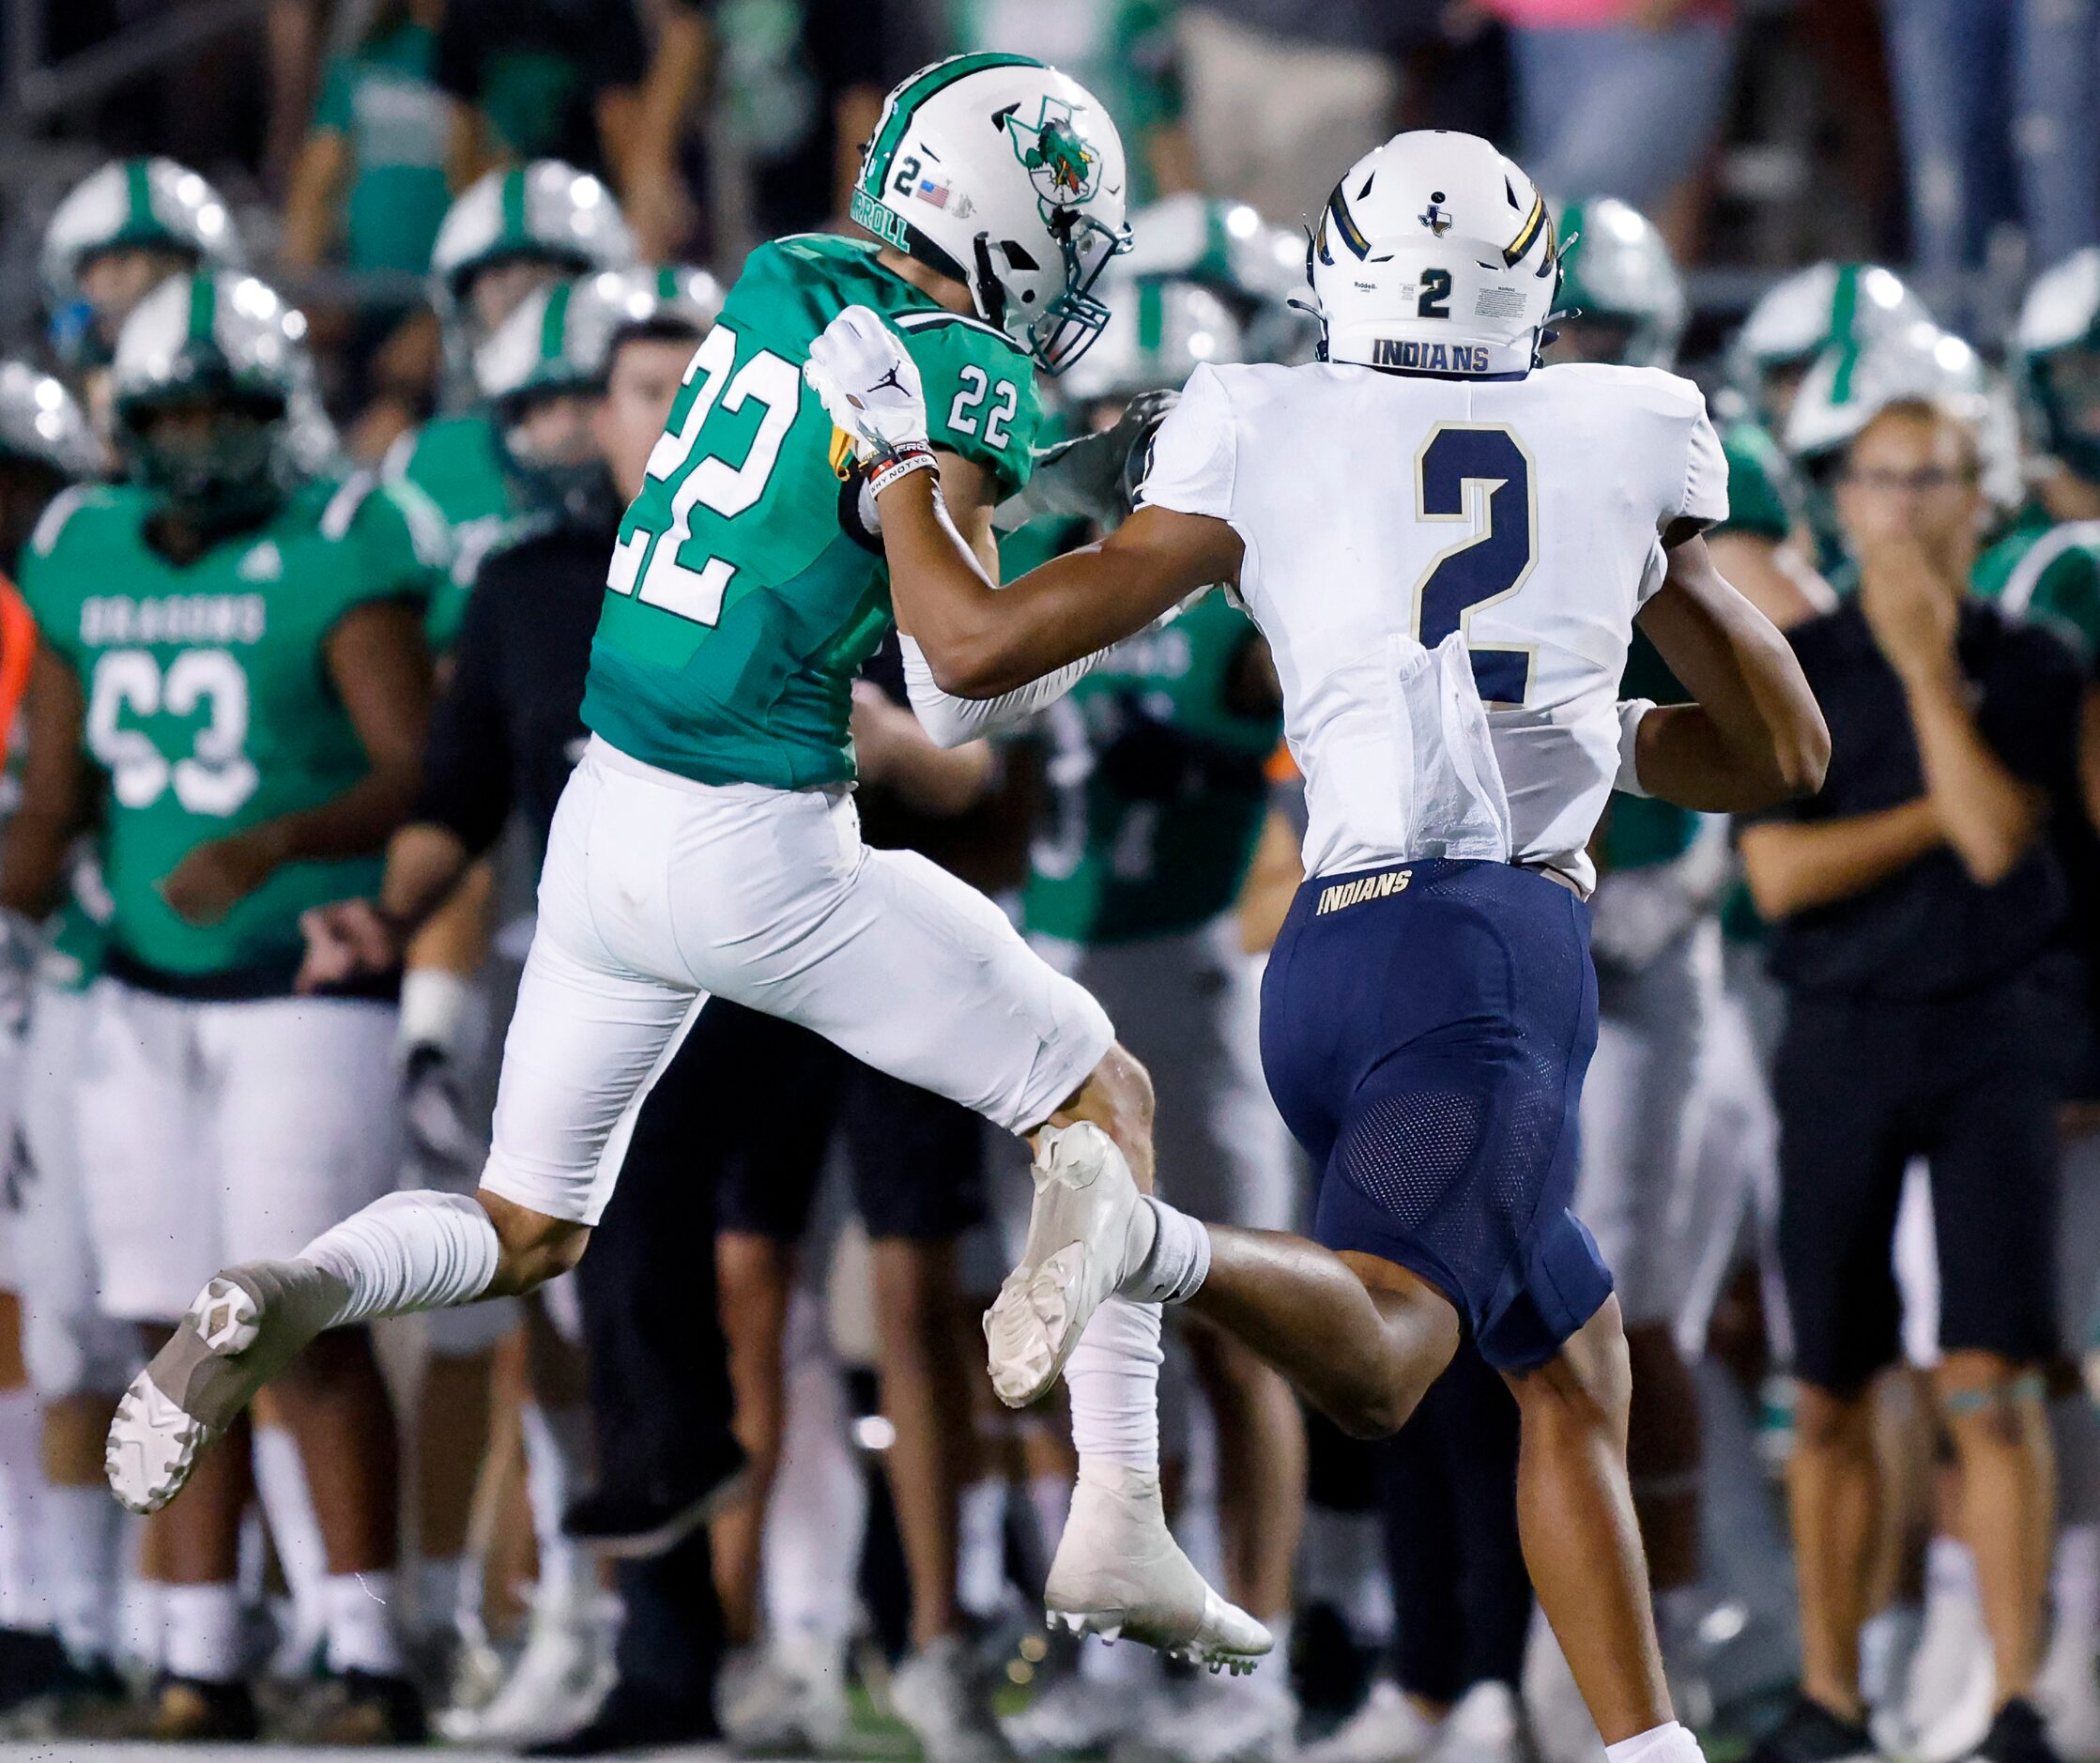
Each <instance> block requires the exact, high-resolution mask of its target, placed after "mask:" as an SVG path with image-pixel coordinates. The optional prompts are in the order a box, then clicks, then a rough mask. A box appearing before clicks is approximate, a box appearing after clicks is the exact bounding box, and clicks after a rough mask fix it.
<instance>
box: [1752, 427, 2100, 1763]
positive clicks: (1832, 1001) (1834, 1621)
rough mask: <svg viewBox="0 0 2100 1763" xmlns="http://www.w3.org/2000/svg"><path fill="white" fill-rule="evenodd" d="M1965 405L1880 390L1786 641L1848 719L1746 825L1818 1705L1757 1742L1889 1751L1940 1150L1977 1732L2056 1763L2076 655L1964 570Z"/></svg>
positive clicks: (1808, 1751) (1801, 1550) (1967, 551)
mask: <svg viewBox="0 0 2100 1763" xmlns="http://www.w3.org/2000/svg"><path fill="white" fill-rule="evenodd" d="M1988 506H1989V505H1988V502H1987V499H1986V498H1985V493H1984V488H1983V483H1982V471H1981V459H1980V454H1979V438H1978V434H1977V431H1976V430H1975V428H1974V427H1973V426H1972V425H1971V424H1970V422H1968V421H1966V420H1965V419H1964V417H1963V416H1962V415H1961V414H1960V413H1959V411H1958V410H1957V409H1956V408H1955V407H1954V406H1949V405H1945V404H1941V403H1936V402H1933V401H1930V400H1924V399H1905V400H1898V401H1895V402H1892V403H1889V404H1887V405H1885V406H1883V407H1882V408H1881V409H1880V410H1879V411H1878V413H1877V414H1875V415H1874V416H1873V417H1872V418H1871V419H1870V420H1869V421H1868V422H1866V423H1865V425H1864V426H1863V427H1862V429H1861V430H1860V431H1859V433H1858V435H1857V437H1855V438H1854V440H1853V441H1852V443H1851V447H1850V450H1849V453H1848V455H1847V459H1846V462H1845V464H1844V465H1843V467H1842V468H1841V469H1840V472H1839V475H1838V479H1837V483H1836V495H1835V508H1836V513H1837V515H1838V520H1839V524H1840V525H1841V527H1842V529H1843V531H1844V534H1845V537H1846V541H1847V547H1848V549H1849V551H1850V554H1851V559H1852V569H1853V572H1854V574H1855V575H1856V590H1855V591H1853V592H1851V593H1849V594H1848V595H1847V597H1846V598H1845V599H1844V600H1843V602H1842V603H1841V604H1840V605H1839V606H1837V607H1836V608H1835V609H1834V610H1832V611H1830V612H1826V613H1824V614H1822V615H1820V616H1818V617H1816V618H1814V619H1811V620H1809V621H1807V622H1805V623H1802V624H1800V625H1797V626H1796V627H1795V628H1793V629H1792V630H1790V631H1789V632H1788V633H1787V638H1788V640H1789V642H1791V643H1792V645H1793V647H1794V651H1795V653H1796V655H1797V656H1798V657H1799V659H1800V661H1801V669H1802V672H1803V673H1804V674H1805V675H1806V676H1807V678H1808V681H1809V683H1810V685H1811V686H1812V688H1813V689H1814V691H1815V693H1816V698H1817V700H1818V702H1820V703H1821V704H1822V705H1823V707H1824V711H1825V714H1826V715H1827V717H1828V718H1829V721H1830V726H1831V737H1832V758H1831V764H1830V770H1829V774H1828V776H1827V778H1826V780H1825V783H1824V787H1823V790H1822V791H1821V792H1820V793H1819V794H1818V795H1816V796H1815V797H1813V798H1811V799H1809V800H1806V801H1802V802H1798V803H1794V804H1791V805H1787V806H1786V807H1782V808H1780V809H1777V810H1774V811H1773V812H1772V813H1770V814H1769V815H1767V816H1764V817H1762V818H1760V819H1758V820H1755V821H1753V822H1752V823H1751V824H1749V825H1748V826H1747V827H1746V828H1745V829H1744V830H1743V831H1742V833H1741V835H1740V842H1741V848H1742V854H1743V860H1744V864H1745V867H1746V870H1747V874H1748V877H1749V881H1750V886H1751V891H1752V893H1753V895H1754V897H1755V900H1756V903H1757V906H1758V908H1759V910H1760V911H1761V912H1762V913H1763V914H1764V916H1765V917H1766V918H1767V919H1768V920H1770V922H1772V923H1773V924H1774V925H1775V926H1776V927H1777V934H1776V938H1775V941H1774V944H1773V948H1772V957H1771V959H1772V968H1773V972H1774V973H1775V975H1776V976H1777V978H1778V979H1779V981H1780V982H1781V984H1782V986H1783V987H1784V989H1785V990H1786V1001H1787V1017H1786V1030H1785V1034H1784V1036H1783V1038H1782V1041H1781V1045H1780V1050H1779V1055H1778V1061H1777V1066H1776V1070H1775V1073H1774V1089H1775V1099H1776V1101H1777V1104H1778V1109H1779V1115H1780V1186H1781V1198H1780V1224H1779V1237H1780V1258H1781V1264H1782V1267H1783V1271H1784V1274H1785V1278H1786V1295H1787V1301H1788V1306H1789V1309H1790V1311H1791V1312H1792V1321H1793V1327H1794V1333H1795V1336H1796V1369H1797V1372H1798V1373H1799V1376H1800V1379H1801V1399H1800V1409H1799V1416H1798V1444H1797V1447H1796V1450H1795V1455H1794V1458H1793V1462H1792V1464H1791V1467H1790V1471H1789V1495H1790V1505H1791V1515H1792V1523H1793V1531H1794V1541H1795V1546H1796V1550H1797V1554H1798V1557H1799V1559H1800V1561H1801V1569H1802V1571H1801V1632H1802V1673H1801V1701H1800V1703H1799V1704H1798V1705H1797V1707H1796V1709H1795V1710H1794V1712H1793V1715H1792V1716H1791V1717H1790V1718H1789V1720H1788V1721H1787V1722H1786V1724H1785V1725H1783V1726H1782V1727H1781V1728H1780V1730H1779V1731H1778V1732H1777V1733H1776V1734H1775V1735H1774V1736H1773V1737H1772V1738H1771V1739H1770V1740H1767V1744H1766V1748H1765V1750H1764V1752H1763V1753H1762V1755H1763V1756H1764V1757H1765V1758H1766V1759H1767V1763H1827V1760H1828V1759H1834V1758H1838V1757H1844V1756H1851V1755H1868V1754H1871V1753H1872V1751H1873V1750H1874V1745H1873V1742H1872V1740H1870V1739H1869V1737H1868V1735H1867V1733H1866V1731H1865V1728H1864V1725H1863V1724H1862V1719H1863V1715H1862V1707H1861V1703H1860V1697H1859V1689H1858V1684H1859V1669H1858V1665H1859V1658H1858V1650H1859V1649H1858V1641H1859V1630H1860V1624H1861V1621H1862V1617H1865V1616H1866V1615H1867V1614H1869V1612H1868V1610H1867V1608H1866V1601H1867V1587H1868V1583H1869V1576H1870V1557H1871V1556H1872V1552H1873V1544H1874V1538H1875V1534H1876V1522H1875V1510H1876V1506H1877V1503H1878V1487H1877V1483H1876V1476H1877V1471H1876V1464H1875V1453H1874V1448H1873V1442H1872V1438H1871V1432H1870V1415H1871V1407H1870V1403H1869V1401H1868V1390H1869V1387H1870V1385H1871V1382H1872V1380H1873V1378H1874V1377H1875V1375H1876V1373H1878V1372H1880V1371H1882V1370H1883V1369H1884V1368H1886V1367H1888V1366H1890V1365H1892V1364H1893V1363H1895V1362H1896V1360H1897V1357H1898V1353H1899V1339H1898V1329H1899V1321H1900V1316H1899V1311H1900V1306H1899V1301H1898V1297H1897V1293H1896V1287H1895V1284H1894V1280H1893V1275H1892V1272H1891V1245H1892V1240H1893V1234H1894V1230H1895V1219H1896V1210H1897V1203H1898V1199H1899V1196H1900V1193H1901V1189H1902V1186H1903V1180H1904V1169H1905V1165H1906V1163H1907V1162H1908V1160H1909V1159H1910V1158H1911V1157H1924V1159H1926V1162H1927V1164H1928V1166H1929V1169H1930V1173H1931V1189H1932V1202H1933V1215H1934V1223H1935V1233H1936V1236H1937V1247H1938V1258H1939V1281H1940V1293H1941V1297H1940V1312H1939V1356H1940V1357H1939V1365H1938V1367H1937V1369H1936V1371H1935V1372H1934V1378H1935V1381H1936V1384H1937V1386H1938V1389H1939V1398H1940V1405H1941V1410H1942V1413H1943V1416H1944V1418H1945V1420H1946V1424H1947V1426H1948V1428H1949V1430H1950V1432H1951V1433H1952V1435H1953V1438H1954V1446H1955V1449H1956V1452H1957V1454H1958V1457H1959V1460H1960V1468H1961V1477H1962V1487H1963V1501H1964V1508H1965V1516H1966V1521H1967V1522H1966V1528H1967V1530H1968V1533H1969V1534H1968V1539H1967V1540H1968V1541H1969V1542H1970V1546H1971V1548H1972V1549H1973V1551H1974V1554H1975V1557H1976V1562H1977V1569H1978V1575H1979V1580H1980V1584H1981V1589H1982V1603H1983V1609H1984V1614H1985V1624H1986V1627H1987V1628H1988V1630H1989V1633H1990V1641H1991V1648H1992V1652H1993V1655H1994V1663H1995V1666H1996V1680H1997V1695H1998V1699H1999V1709H1998V1712H1997V1715H1996V1718H1995V1720H1994V1722H1993V1725H1992V1726H1991V1728H1990V1732H1989V1734H1988V1736H1987V1737H1986V1738H1985V1740H1984V1742H1983V1744H1982V1746H1981V1747H1980V1749H1979V1750H1978V1751H1977V1753H1976V1755H1979V1756H1985V1757H1988V1758H1991V1759H1993V1763H2048V1759H2050V1758H2051V1757H2053V1755H2054V1752H2053V1751H2052V1750H2051V1748H2050V1746H2049V1742H2048V1740H2047V1738H2046V1733H2045V1731H2044V1727H2043V1723H2042V1720H2041V1717H2040V1716H2039V1715H2038V1714H2037V1712H2036V1710H2035V1708H2034V1706H2033V1704H2032V1702H2031V1700H2030V1699H2029V1697H2030V1694H2031V1690H2032V1687H2033V1683H2034V1678H2035V1674H2036V1669H2037V1666H2038V1664H2039V1662H2040V1659H2041V1653H2042V1646H2043V1642H2044V1639H2045V1633H2046V1624H2045V1621H2044V1605H2045V1590H2046V1587H2045V1579H2046V1572H2045V1571H2044V1569H2043V1568H2042V1566H2041V1565H2040V1564H2043V1563H2046V1561H2047V1559H2048V1539H2049V1535H2050V1527H2051V1524H2052V1502H2051V1492H2050V1487H2051V1457H2050V1446H2049V1434H2048V1428H2047V1419H2046V1378H2045V1374H2044V1370H2045V1367H2046V1365H2047V1364H2048V1363H2049V1361H2050V1359H2051V1358H2052V1357H2053V1356H2054V1354H2055V1352H2056V1350H2057V1318H2056V1313H2055V1292H2054V1283H2053V1280H2052V1278H2051V1268H2052V1267H2053V1265H2054V1262H2055V1257H2056V1249H2057V1230H2056V1219H2057V1209H2058V1148H2057V1147H2058V1140H2057V1115H2058V1109H2059V1105H2060V1103H2061V1101H2062V1097H2063V1096H2064V1095H2065V1093H2066V1086H2067V1084H2068V1083H2069V1082H2070V1081H2071V1079H2072V1076H2073V1073H2074V1068H2075V1064H2076V1061H2077V1055H2078V1045H2079V1042H2080V1041H2081V1039H2082V1037H2083V1035H2084V1033H2085V1010H2084V1003H2083V995H2082V980H2081V975H2080V971H2079V963H2078V959H2077V954H2076V951H2075V950H2074V949H2073V948H2072V947H2071V945H2070V943H2069V926H2070V917H2071V910H2070V901H2071V895H2070V891H2069V885H2068V882H2067V879H2066V874H2065V870H2064V866H2063V863H2062V857H2061V855H2060V841H2059V839H2058V838H2057V837H2054V836H2052V834H2055V833H2057V832H2059V831H2061V829H2062V827H2063V826H2064V825H2065V824H2066V823H2067V822H2069V821H2070V820H2073V819H2074V818H2075V817H2076V816H2077V814H2078V813H2079V806H2078V804H2079V795H2078V763H2077V754H2078V732H2079V720H2080V716H2081V713H2082V710H2083V705H2084V702H2085V697H2086V675H2085V669H2084V667H2083V665H2082V663H2081V662H2080V660H2079V659H2078V658H2077V656H2076V655H2075V653H2074V652H2073V650H2072V649H2071V647H2070V646H2069V645H2068V644H2067V643H2066V642H2065V641H2063V640H2062V638H2060V637H2059V636H2057V635H2056V634H2055V633H2054V631H2053V630H2051V629H2050V628H2048V627H2047V626H2046V625H2045V624H2044V623H2042V622H2041V621H2028V620H2025V619H2022V618H2021V617H2019V616H2017V615H2016V614H2013V613H2010V612H2008V611H2006V610H2005V609H2004V608H2003V607H2001V606H1996V605H1991V604H1986V603H1985V601H1984V600H1983V599H1982V598H1980V597H1979V596H1977V595H1976V594H1975V593H1973V592H1972V591H1971V589H1972V579H1971V578H1972V575H1973V574H1974V572H1975V569H1976V565H1977V561H1978V557H1979V552H1980V547H1981V539H1982V535H1983V532H1984V530H1985V524H1986V520H1987V517H1988V514H1987V511H1988Z"/></svg>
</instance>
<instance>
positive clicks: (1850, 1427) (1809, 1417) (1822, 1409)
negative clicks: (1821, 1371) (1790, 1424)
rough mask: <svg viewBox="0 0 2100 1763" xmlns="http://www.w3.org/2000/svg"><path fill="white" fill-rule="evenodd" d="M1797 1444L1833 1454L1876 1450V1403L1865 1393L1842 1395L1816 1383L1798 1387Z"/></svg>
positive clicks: (1796, 1407)
mask: <svg viewBox="0 0 2100 1763" xmlns="http://www.w3.org/2000/svg"><path fill="white" fill-rule="evenodd" d="M1794 1442H1795V1445H1796V1447H1797V1448H1798V1449H1800V1448H1805V1449H1809V1450H1818V1451H1832V1450H1845V1449H1855V1450H1861V1451H1871V1450H1872V1449H1873V1448H1874V1427H1873V1416H1872V1403H1871V1401H1870V1399H1869V1398H1868V1396H1867V1394H1866V1392H1865V1391H1864V1390H1859V1391H1853V1392H1849V1393H1847V1392H1841V1391H1838V1390H1832V1389H1822V1388H1818V1387H1816V1386H1815V1385H1813V1384H1801V1385H1800V1386H1798V1387H1797V1388H1796V1393H1795V1399H1794Z"/></svg>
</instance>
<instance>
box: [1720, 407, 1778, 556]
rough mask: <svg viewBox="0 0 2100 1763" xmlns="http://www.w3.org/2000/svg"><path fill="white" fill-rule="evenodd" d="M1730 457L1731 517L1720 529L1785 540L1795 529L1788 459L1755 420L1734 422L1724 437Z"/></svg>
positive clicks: (1729, 488) (1725, 448)
mask: <svg viewBox="0 0 2100 1763" xmlns="http://www.w3.org/2000/svg"><path fill="white" fill-rule="evenodd" d="M1721 451H1722V452H1723V453H1724V455H1725V456H1726V458H1727V461H1728V518H1727V519H1725V520H1724V521H1723V522H1722V523H1721V525H1720V526H1719V527H1718V528H1716V529H1715V530H1716V531H1718V532H1740V533H1744V534H1746V535H1748V536H1750V537H1752V538H1758V539H1770V540H1772V541H1774V542H1775V543H1776V542H1777V541H1780V540H1783V539H1785V538H1786V535H1787V534H1788V533H1790V532H1792V531H1793V529H1794V514H1793V510H1792V508H1791V507H1790V506H1789V505H1788V498H1787V489H1786V485H1787V477H1786V458H1785V456H1784V455H1782V454H1781V452H1780V451H1779V449H1778V447H1777V445H1775V444H1774V442H1773V440H1772V438H1771V437H1770V435H1768V434H1766V433H1765V431H1764V430H1763V429H1761V428H1759V427H1758V426H1757V425H1756V424H1755V423H1754V422H1736V423H1732V424H1731V425H1730V426H1729V428H1728V432H1727V433H1726V434H1725V435H1724V436H1723V437H1722V441H1721Z"/></svg>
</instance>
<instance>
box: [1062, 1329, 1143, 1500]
mask: <svg viewBox="0 0 2100 1763" xmlns="http://www.w3.org/2000/svg"><path fill="white" fill-rule="evenodd" d="M1160 1358H1161V1353H1160V1348H1159V1307H1158V1305H1157V1304H1143V1303H1139V1302H1137V1301H1136V1300H1135V1299H1132V1298H1127V1297H1111V1298H1110V1299H1109V1300H1108V1301H1107V1302H1106V1303H1104V1304H1103V1305H1102V1306H1101V1308H1100V1309H1099V1310H1097V1311H1095V1312H1094V1315H1093V1318H1092V1320H1091V1321H1089V1322H1088V1323H1087V1325H1086V1332H1085V1333H1084V1334H1082V1335H1081V1336H1080V1343H1079V1345H1078V1346H1076V1347H1074V1348H1073V1349H1072V1357H1070V1358H1069V1359H1067V1360H1066V1361H1065V1387H1066V1388H1067V1389H1068V1390H1069V1391H1070V1394H1071V1402H1072V1447H1073V1449H1075V1450H1077V1451H1078V1452H1079V1456H1080V1478H1081V1480H1084V1479H1086V1478H1087V1470H1088V1467H1089V1465H1090V1464H1091V1465H1101V1464H1117V1465H1119V1466H1121V1467H1123V1468H1127V1469H1138V1470H1142V1471H1145V1472H1147V1473H1149V1474H1152V1475H1157V1474H1158V1473H1159V1361H1160Z"/></svg>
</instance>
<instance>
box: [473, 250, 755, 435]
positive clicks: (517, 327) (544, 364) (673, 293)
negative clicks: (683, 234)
mask: <svg viewBox="0 0 2100 1763" xmlns="http://www.w3.org/2000/svg"><path fill="white" fill-rule="evenodd" d="M721 310H722V290H721V286H720V284H718V283H716V281H715V280H714V278H713V276H711V275H709V274H708V273H707V271H706V270H704V269H693V268H685V267H683V266H682V265H678V264H667V265H664V266H662V267H661V268H651V269H607V270H605V271H604V272H603V273H602V274H599V275H589V276H584V277H582V278H581V279H580V280H578V281H575V282H558V283H556V284H554V285H553V286H551V287H544V288H539V289H536V290H535V291H534V292H532V293H530V294H529V295H527V296H526V298H525V299H524V300H523V301H522V302H521V303H520V304H519V306H518V308H517V310H516V311H515V312H514V313H513V314H511V315H510V316H509V317H508V318H506V319H505V320H504V321H503V322H502V323H501V324H500V325H498V327H497V328H496V330H495V331H494V332H493V333H492V334H491V335H490V336H489V338H488V340H487V341H486V342H484V343H483V345H481V347H480V348H479V349H477V350H476V351H475V352H474V379H475V385H476V388H477V390H479V391H480V392H481V394H482V396H483V397H484V398H486V399H488V400H490V401H491V402H492V403H496V404H498V405H500V404H502V403H503V402H504V401H506V400H514V399H518V398H521V397H529V396H531V395H534V394H541V393H545V394H552V393H555V392H561V391H593V390H597V389H599V388H602V387H603V386H604V384H605V375H606V373H607V371H608V370H609V369H610V367H611V365H612V353H613V348H614V345H615V344H616V343H618V342H619V341H620V339H621V333H622V332H623V331H628V330H635V329H637V328H640V327H644V326H647V327H650V328H651V329H653V330H657V331H658V332H659V333H660V334H664V335H673V334H677V333H680V332H683V333H688V334H690V335H691V337H692V339H693V340H694V341H695V342H696V343H697V342H698V341H699V339H700V337H701V336H702V335H704V334H705V333H706V331H707V330H708V328H709V327H710V326H711V325H713V322H714V320H715V318H716V316H717V315H718V314H720V312H721Z"/></svg>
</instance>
